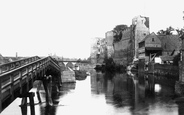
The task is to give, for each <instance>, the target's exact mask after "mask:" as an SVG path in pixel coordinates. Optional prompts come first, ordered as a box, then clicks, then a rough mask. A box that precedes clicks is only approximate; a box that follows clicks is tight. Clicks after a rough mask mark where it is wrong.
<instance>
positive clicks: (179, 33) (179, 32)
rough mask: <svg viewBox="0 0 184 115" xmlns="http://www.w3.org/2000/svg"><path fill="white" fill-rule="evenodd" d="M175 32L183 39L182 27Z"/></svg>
mask: <svg viewBox="0 0 184 115" xmlns="http://www.w3.org/2000/svg"><path fill="white" fill-rule="evenodd" d="M176 32H177V33H178V35H179V37H180V38H181V39H182V40H183V39H184V29H183V28H182V29H176Z"/></svg>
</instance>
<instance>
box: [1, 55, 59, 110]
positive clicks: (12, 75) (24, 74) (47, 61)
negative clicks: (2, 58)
mask: <svg viewBox="0 0 184 115" xmlns="http://www.w3.org/2000/svg"><path fill="white" fill-rule="evenodd" d="M34 60H35V61H34ZM18 63H19V64H21V66H17V67H16V68H14V69H12V68H11V69H9V71H6V72H4V73H1V74H0V112H1V108H2V103H3V102H4V101H5V100H6V99H8V98H9V97H14V95H15V93H16V92H17V89H21V87H22V86H23V85H24V84H26V83H27V84H28V85H29V82H30V81H31V80H33V79H35V78H34V75H35V74H36V73H37V72H39V71H40V70H44V69H45V70H46V68H47V67H48V66H49V65H52V66H54V67H55V68H56V69H58V71H60V66H59V65H58V64H57V62H56V61H55V60H54V59H52V57H45V58H38V57H34V58H29V59H27V61H25V62H24V64H22V63H21V61H18ZM11 64H12V63H11ZM11 64H10V65H11ZM45 70H44V71H45ZM15 98H16V97H15Z"/></svg>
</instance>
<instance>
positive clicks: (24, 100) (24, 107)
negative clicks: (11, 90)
mask: <svg viewBox="0 0 184 115" xmlns="http://www.w3.org/2000/svg"><path fill="white" fill-rule="evenodd" d="M27 97H29V105H30V111H31V115H35V106H34V93H33V92H30V93H27V94H26V95H23V96H22V97H21V98H22V101H21V105H20V107H21V112H22V115H27V105H28V104H27Z"/></svg>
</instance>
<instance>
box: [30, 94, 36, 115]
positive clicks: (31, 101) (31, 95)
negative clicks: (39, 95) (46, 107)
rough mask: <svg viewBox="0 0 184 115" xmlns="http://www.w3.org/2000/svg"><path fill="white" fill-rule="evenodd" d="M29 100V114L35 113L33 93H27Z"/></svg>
mask: <svg viewBox="0 0 184 115" xmlns="http://www.w3.org/2000/svg"><path fill="white" fill-rule="evenodd" d="M29 101H30V109H31V115H35V107H34V93H29Z"/></svg>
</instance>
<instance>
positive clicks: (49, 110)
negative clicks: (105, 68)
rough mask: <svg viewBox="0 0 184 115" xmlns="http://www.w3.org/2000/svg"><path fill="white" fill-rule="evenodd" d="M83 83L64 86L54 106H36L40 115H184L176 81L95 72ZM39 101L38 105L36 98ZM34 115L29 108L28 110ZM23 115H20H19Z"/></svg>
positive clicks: (140, 75) (128, 74)
mask: <svg viewBox="0 0 184 115" xmlns="http://www.w3.org/2000/svg"><path fill="white" fill-rule="evenodd" d="M90 75H91V76H88V77H87V78H86V79H85V80H83V81H77V82H76V83H71V84H63V85H62V87H61V89H60V92H59V93H53V94H52V100H53V104H54V105H53V106H48V105H46V103H45V101H44V100H45V93H44V92H42V93H41V99H42V100H43V102H42V103H41V104H36V105H35V111H36V112H35V113H36V115H60V114H62V115H73V114H80V115H86V114H87V115H94V114H97V115H98V114H100V115H120V114H123V115H160V114H162V115H178V114H179V115H183V114H184V108H183V107H184V103H182V102H181V101H180V102H178V103H175V97H174V82H173V80H169V79H161V77H157V76H154V75H145V74H137V73H134V74H132V73H131V74H130V73H108V72H106V73H102V72H96V71H91V72H90ZM34 99H35V102H36V103H37V102H38V99H37V97H36V96H35V98H34ZM27 111H28V112H27V113H28V115H30V112H29V109H27ZM17 115H19V114H17Z"/></svg>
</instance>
